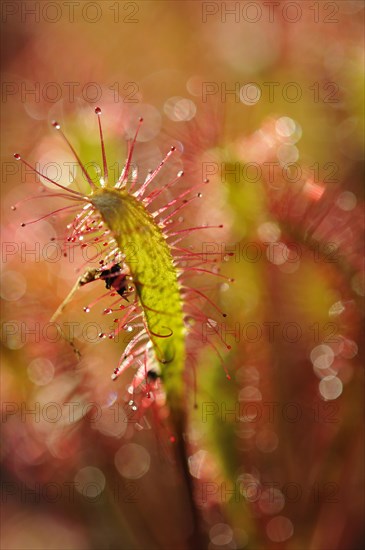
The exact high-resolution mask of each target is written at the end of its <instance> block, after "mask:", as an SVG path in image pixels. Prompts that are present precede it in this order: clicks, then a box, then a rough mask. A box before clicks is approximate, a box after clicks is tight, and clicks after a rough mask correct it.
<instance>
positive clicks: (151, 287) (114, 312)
mask: <svg viewBox="0 0 365 550" xmlns="http://www.w3.org/2000/svg"><path fill="white" fill-rule="evenodd" d="M95 114H96V115H97V121H98V128H99V135H100V144H101V157H102V171H101V174H100V177H99V179H98V181H97V182H96V183H95V181H93V178H92V177H91V176H90V175H89V173H88V171H87V169H86V168H85V165H84V164H83V162H82V161H81V159H80V158H79V155H78V153H77V152H76V150H75V149H74V147H73V145H72V144H71V142H70V141H69V139H68V138H67V137H66V135H65V134H64V132H63V130H62V129H61V125H60V123H59V122H57V121H54V122H53V123H52V125H53V127H54V128H55V129H56V130H57V131H58V133H59V134H60V135H61V137H62V138H63V140H64V141H65V142H66V143H67V145H68V147H69V149H70V150H71V152H72V154H73V155H74V157H75V159H76V161H77V163H78V165H79V167H80V168H81V171H82V174H83V176H84V178H85V179H86V181H87V183H88V186H89V193H88V194H83V193H81V192H79V191H77V190H75V189H73V188H71V187H65V186H64V185H62V184H60V183H59V182H57V181H55V180H52V179H51V178H49V177H48V176H46V175H45V174H43V173H42V172H40V171H39V170H38V169H37V168H36V167H33V166H32V165H31V164H30V163H29V162H28V161H27V160H25V159H23V158H22V156H21V155H20V154H19V153H15V154H14V157H15V159H16V160H18V161H20V162H22V163H23V164H24V165H25V166H26V167H27V168H28V169H30V170H32V171H34V173H36V174H37V175H38V176H40V177H43V178H45V179H46V180H47V182H48V183H49V184H51V185H53V186H54V188H55V191H54V192H52V191H51V192H48V191H47V192H43V193H39V194H38V195H34V196H32V197H28V198H26V199H25V201H26V202H27V201H28V200H37V199H39V198H45V199H47V198H57V197H59V198H63V199H66V200H67V201H68V202H69V203H70V204H68V205H67V206H63V207H61V208H58V209H56V210H54V211H52V212H49V213H47V214H45V215H44V216H42V217H40V218H37V219H31V220H27V221H22V222H21V227H23V228H24V230H25V231H26V228H27V226H29V225H31V224H35V223H37V222H39V221H41V220H44V219H47V218H49V217H52V218H54V217H55V216H59V215H64V214H70V215H71V214H72V215H73V220H72V221H71V222H68V223H67V228H66V231H65V235H64V236H63V237H62V238H61V240H60V242H61V246H62V248H63V250H64V255H65V256H67V252H66V250H67V248H68V247H69V246H72V247H80V248H81V249H84V248H87V247H88V246H91V245H92V246H95V245H96V246H97V247H98V249H99V250H98V252H97V254H96V255H94V256H93V266H94V265H95V262H96V261H97V263H98V267H97V268H95V267H90V266H87V265H84V266H82V268H83V270H84V272H83V273H82V275H81V276H79V277H78V278H77V280H76V283H75V285H74V287H73V288H72V289H71V291H70V293H69V294H68V295H67V297H65V300H64V302H63V303H62V304H61V305H60V306H59V308H58V309H57V311H56V312H55V314H54V315H53V317H52V321H56V320H57V319H58V318H59V316H60V315H62V312H63V311H64V310H65V308H66V307H67V305H68V304H69V302H70V301H71V300H72V298H73V296H74V295H75V293H76V292H77V290H78V289H79V288H81V287H83V286H85V285H89V284H91V283H93V282H97V283H96V284H99V287H100V290H101V294H100V296H99V298H97V299H96V300H94V301H93V302H92V303H90V304H88V305H85V306H84V307H83V311H84V313H85V314H86V315H88V314H90V313H91V311H92V309H93V308H94V307H96V306H97V305H99V304H100V303H101V301H103V302H104V303H105V302H108V303H107V306H105V307H104V308H103V314H104V315H108V316H109V315H110V316H113V323H114V325H115V328H114V329H113V330H112V331H110V332H108V333H103V332H102V333H100V334H99V338H100V339H107V338H108V339H110V341H111V342H113V340H118V339H117V336H118V334H119V333H120V332H121V331H123V330H126V329H127V330H131V331H132V330H134V329H137V330H136V333H135V334H133V336H132V338H131V340H130V341H129V343H128V344H127V345H126V346H125V347H124V349H121V355H120V360H119V362H118V364H117V365H115V368H114V370H113V372H112V373H111V380H112V381H113V382H114V383H117V382H118V377H119V376H120V375H121V374H122V373H123V372H125V371H126V370H127V369H129V368H130V370H131V372H132V368H134V369H136V372H135V374H132V378H131V383H130V386H129V388H128V395H129V399H128V406H129V407H130V410H131V412H132V413H133V414H134V416H135V417H136V418H142V417H143V416H144V414H145V413H146V410H147V409H149V408H150V407H151V406H152V407H153V408H154V409H156V412H157V415H158V409H159V408H161V407H165V403H166V405H167V408H168V413H167V415H168V418H167V419H166V420H164V421H162V420H161V423H162V424H165V426H164V437H165V438H167V439H168V441H169V442H170V444H172V445H173V447H175V448H176V456H177V459H178V461H179V463H180V466H181V468H182V471H183V473H184V475H185V479H186V484H187V489H188V493H189V498H190V502H191V506H192V509H193V512H194V514H195V505H194V497H193V487H192V482H191V478H190V473H189V468H188V464H187V454H186V444H185V441H184V437H185V429H186V418H187V411H188V409H189V408H191V407H193V406H194V405H195V406H197V405H196V395H195V394H196V373H195V370H196V368H197V364H196V356H197V351H199V348H201V347H202V346H204V345H209V346H210V347H211V348H212V349H213V350H214V352H215V354H216V356H217V358H218V360H219V361H220V363H221V366H222V367H223V370H221V373H222V383H224V380H225V381H226V382H227V381H229V380H230V379H231V377H230V374H229V373H228V370H227V368H226V366H225V363H224V358H223V357H222V354H221V351H220V350H227V349H228V350H229V349H230V348H231V346H230V345H228V344H227V343H226V342H225V341H224V340H223V339H222V338H219V331H217V330H215V326H216V324H217V322H216V321H215V320H214V318H211V317H210V316H209V315H208V314H206V313H205V311H204V307H203V306H202V304H204V302H205V304H206V305H208V307H209V308H210V310H211V314H212V316H213V317H214V316H216V317H219V318H226V317H227V315H226V313H224V312H223V311H222V310H221V309H220V308H219V306H218V305H217V304H216V303H215V302H214V301H212V299H211V298H209V296H208V295H207V294H206V293H205V292H204V291H203V290H202V289H201V288H199V286H197V287H195V286H189V277H191V276H192V275H194V274H195V275H196V274H202V275H204V276H205V279H206V278H207V277H208V276H209V277H211V278H212V279H213V281H214V279H215V278H219V279H221V280H222V279H223V280H225V281H226V282H228V283H233V282H234V280H233V279H231V278H229V277H227V276H225V275H222V274H221V273H220V272H219V266H218V265H217V262H218V260H219V254H217V253H215V252H207V251H205V252H203V251H202V250H201V251H200V252H199V251H197V250H198V248H197V247H192V246H191V245H190V246H184V240H185V239H186V237H188V236H190V235H195V234H196V233H197V232H204V231H205V230H215V229H216V230H219V229H222V228H223V225H217V226H212V225H201V226H194V227H184V224H183V221H184V218H183V216H182V214H183V212H184V208H185V207H187V206H188V205H190V203H191V202H193V201H194V200H196V199H203V198H204V197H203V189H204V188H206V187H207V186H209V180H208V179H205V180H204V181H201V182H198V183H196V182H193V183H192V184H190V185H188V186H185V188H184V189H183V190H181V188H180V189H179V187H181V185H180V184H181V181H183V179H184V172H183V171H179V172H178V173H177V174H176V176H175V177H174V178H173V179H171V180H170V181H168V182H167V183H165V184H164V185H158V184H157V185H156V178H157V179H158V175H159V173H160V172H161V171H162V170H163V169H164V165H165V164H166V163H168V161H169V159H170V157H171V156H172V155H173V154H174V152H175V147H174V146H172V147H171V148H170V149H169V150H168V152H167V153H166V155H165V157H164V158H163V160H162V161H161V162H160V163H159V164H158V166H157V167H156V168H155V169H154V170H150V171H149V172H148V174H147V177H146V178H145V179H144V181H139V177H138V167H137V166H135V165H134V164H133V152H134V148H135V146H136V141H137V137H138V132H139V129H140V127H141V125H142V124H143V119H142V118H140V119H139V122H138V125H137V130H136V132H135V135H134V138H133V139H131V140H130V141H129V142H128V153H127V159H126V161H125V165H124V167H123V169H122V172H121V174H120V177H119V178H118V180H117V181H111V178H110V175H109V173H108V161H107V154H106V150H105V144H104V137H103V130H102V123H101V108H100V107H97V108H95ZM167 190H172V191H173V198H172V199H171V198H170V199H168V200H165V201H164V200H163V197H164V193H165V192H166V191H167ZM157 199H159V201H157ZM25 201H24V200H22V201H19V202H18V203H17V204H15V205H13V206H12V209H13V210H14V211H15V210H18V209H20V210H21V206H22V204H24V202H25ZM156 204H158V206H156ZM52 240H55V238H52ZM228 255H230V254H228ZM213 286H214V283H213ZM208 287H209V285H208ZM105 290H107V291H106V292H105ZM203 325H206V326H207V327H209V329H210V333H211V334H212V333H213V334H214V336H215V337H216V338H215V339H214V338H213V339H212V338H209V339H208V338H205V339H204V340H205V343H203V338H202V332H201V327H202V326H203ZM70 344H71V345H72V346H74V343H73V342H72V341H70ZM111 345H112V343H111ZM114 345H117V344H116V343H115V344H114ZM119 345H120V344H119ZM219 348H220V349H219ZM75 352H76V354H79V350H76V349H75ZM195 522H196V525H195V526H194V531H193V534H192V539H191V544H195V545H197V546H196V547H197V548H199V544H202V542H200V543H199V540H200V537H201V533H200V532H199V526H198V518H197V517H195Z"/></svg>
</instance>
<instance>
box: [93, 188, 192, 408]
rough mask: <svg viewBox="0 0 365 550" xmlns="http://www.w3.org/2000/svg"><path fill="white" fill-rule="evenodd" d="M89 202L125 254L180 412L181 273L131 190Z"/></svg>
mask: <svg viewBox="0 0 365 550" xmlns="http://www.w3.org/2000/svg"><path fill="white" fill-rule="evenodd" d="M90 202H91V203H92V204H93V205H94V207H95V208H96V209H97V210H98V211H99V212H100V214H101V216H102V218H103V219H104V221H105V223H106V224H107V226H108V227H109V228H110V229H111V231H112V232H113V234H114V238H115V240H116V242H117V243H118V246H119V248H120V250H121V252H122V253H123V254H125V256H126V258H125V262H126V264H127V265H128V267H129V269H130V272H131V276H132V277H133V282H134V284H135V287H136V292H137V295H138V297H139V300H140V303H141V306H142V308H143V312H144V316H145V320H146V325H147V327H148V331H149V333H150V338H151V341H152V344H153V348H154V352H155V355H156V358H157V360H158V361H159V364H160V368H161V377H162V380H163V382H164V386H165V390H166V395H167V399H168V401H169V404H170V405H171V406H172V407H173V408H174V409H175V410H176V409H177V408H180V409H181V408H182V397H183V370H184V364H185V332H186V330H185V326H184V320H183V309H182V298H181V294H180V286H179V283H178V280H177V276H178V273H177V269H176V267H175V266H174V263H173V258H172V255H171V252H170V249H169V246H168V243H167V242H166V239H165V237H164V235H163V233H162V231H161V229H160V227H159V226H158V225H157V224H156V223H155V221H154V219H153V217H152V215H151V214H150V213H149V212H148V211H147V210H146V208H145V207H144V205H143V204H142V203H141V202H140V201H138V200H137V199H136V198H135V197H134V196H133V195H130V194H128V193H127V192H126V191H117V190H110V189H101V190H98V191H96V192H95V193H94V194H93V195H92V197H91V201H90Z"/></svg>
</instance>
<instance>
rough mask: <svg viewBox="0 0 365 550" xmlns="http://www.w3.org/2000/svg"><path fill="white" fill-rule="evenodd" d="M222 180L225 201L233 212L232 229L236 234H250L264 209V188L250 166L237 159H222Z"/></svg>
mask: <svg viewBox="0 0 365 550" xmlns="http://www.w3.org/2000/svg"><path fill="white" fill-rule="evenodd" d="M223 167H224V169H223V170H224V171H223V172H222V174H221V178H222V181H224V182H225V184H226V189H227V202H228V204H229V206H230V207H231V208H232V211H233V213H234V222H233V229H234V231H235V232H237V234H238V235H241V236H242V230H244V233H245V234H251V233H252V231H254V230H255V228H256V226H257V222H258V220H259V219H260V218H261V217H262V215H263V212H264V209H265V198H264V189H263V185H262V183H261V182H260V181H259V180H258V181H254V180H256V177H257V176H256V174H252V173H251V172H250V167H248V169H247V165H245V164H244V163H243V162H239V161H238V159H232V158H227V159H226V160H223Z"/></svg>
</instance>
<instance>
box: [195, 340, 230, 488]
mask: <svg viewBox="0 0 365 550" xmlns="http://www.w3.org/2000/svg"><path fill="white" fill-rule="evenodd" d="M233 353H234V352H233V351H232V352H231V353H229V354H228V355H227V356H226V358H225V361H226V364H227V365H229V364H230V363H231V358H232V357H233ZM198 388H199V397H200V398H199V401H200V406H199V407H198V410H199V415H200V418H199V421H200V422H201V423H202V426H203V428H204V434H205V436H206V438H207V442H208V444H209V446H210V447H211V448H212V449H213V450H214V455H215V456H216V457H219V458H218V460H219V461H220V463H221V465H222V467H223V471H224V472H225V475H226V477H227V478H228V479H230V480H233V479H234V477H235V475H236V472H237V469H238V468H239V466H240V463H239V460H238V456H237V452H236V446H235V442H236V420H237V419H236V418H235V415H234V414H229V413H228V412H227V414H226V412H225V411H232V410H233V411H234V410H235V407H236V403H237V386H236V384H235V382H234V379H233V377H232V380H230V381H228V380H227V379H226V378H225V376H224V371H223V368H222V364H221V363H220V360H219V359H218V358H217V357H216V355H215V354H214V353H213V352H212V353H205V354H204V355H203V356H202V358H201V366H200V369H199V379H198Z"/></svg>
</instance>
